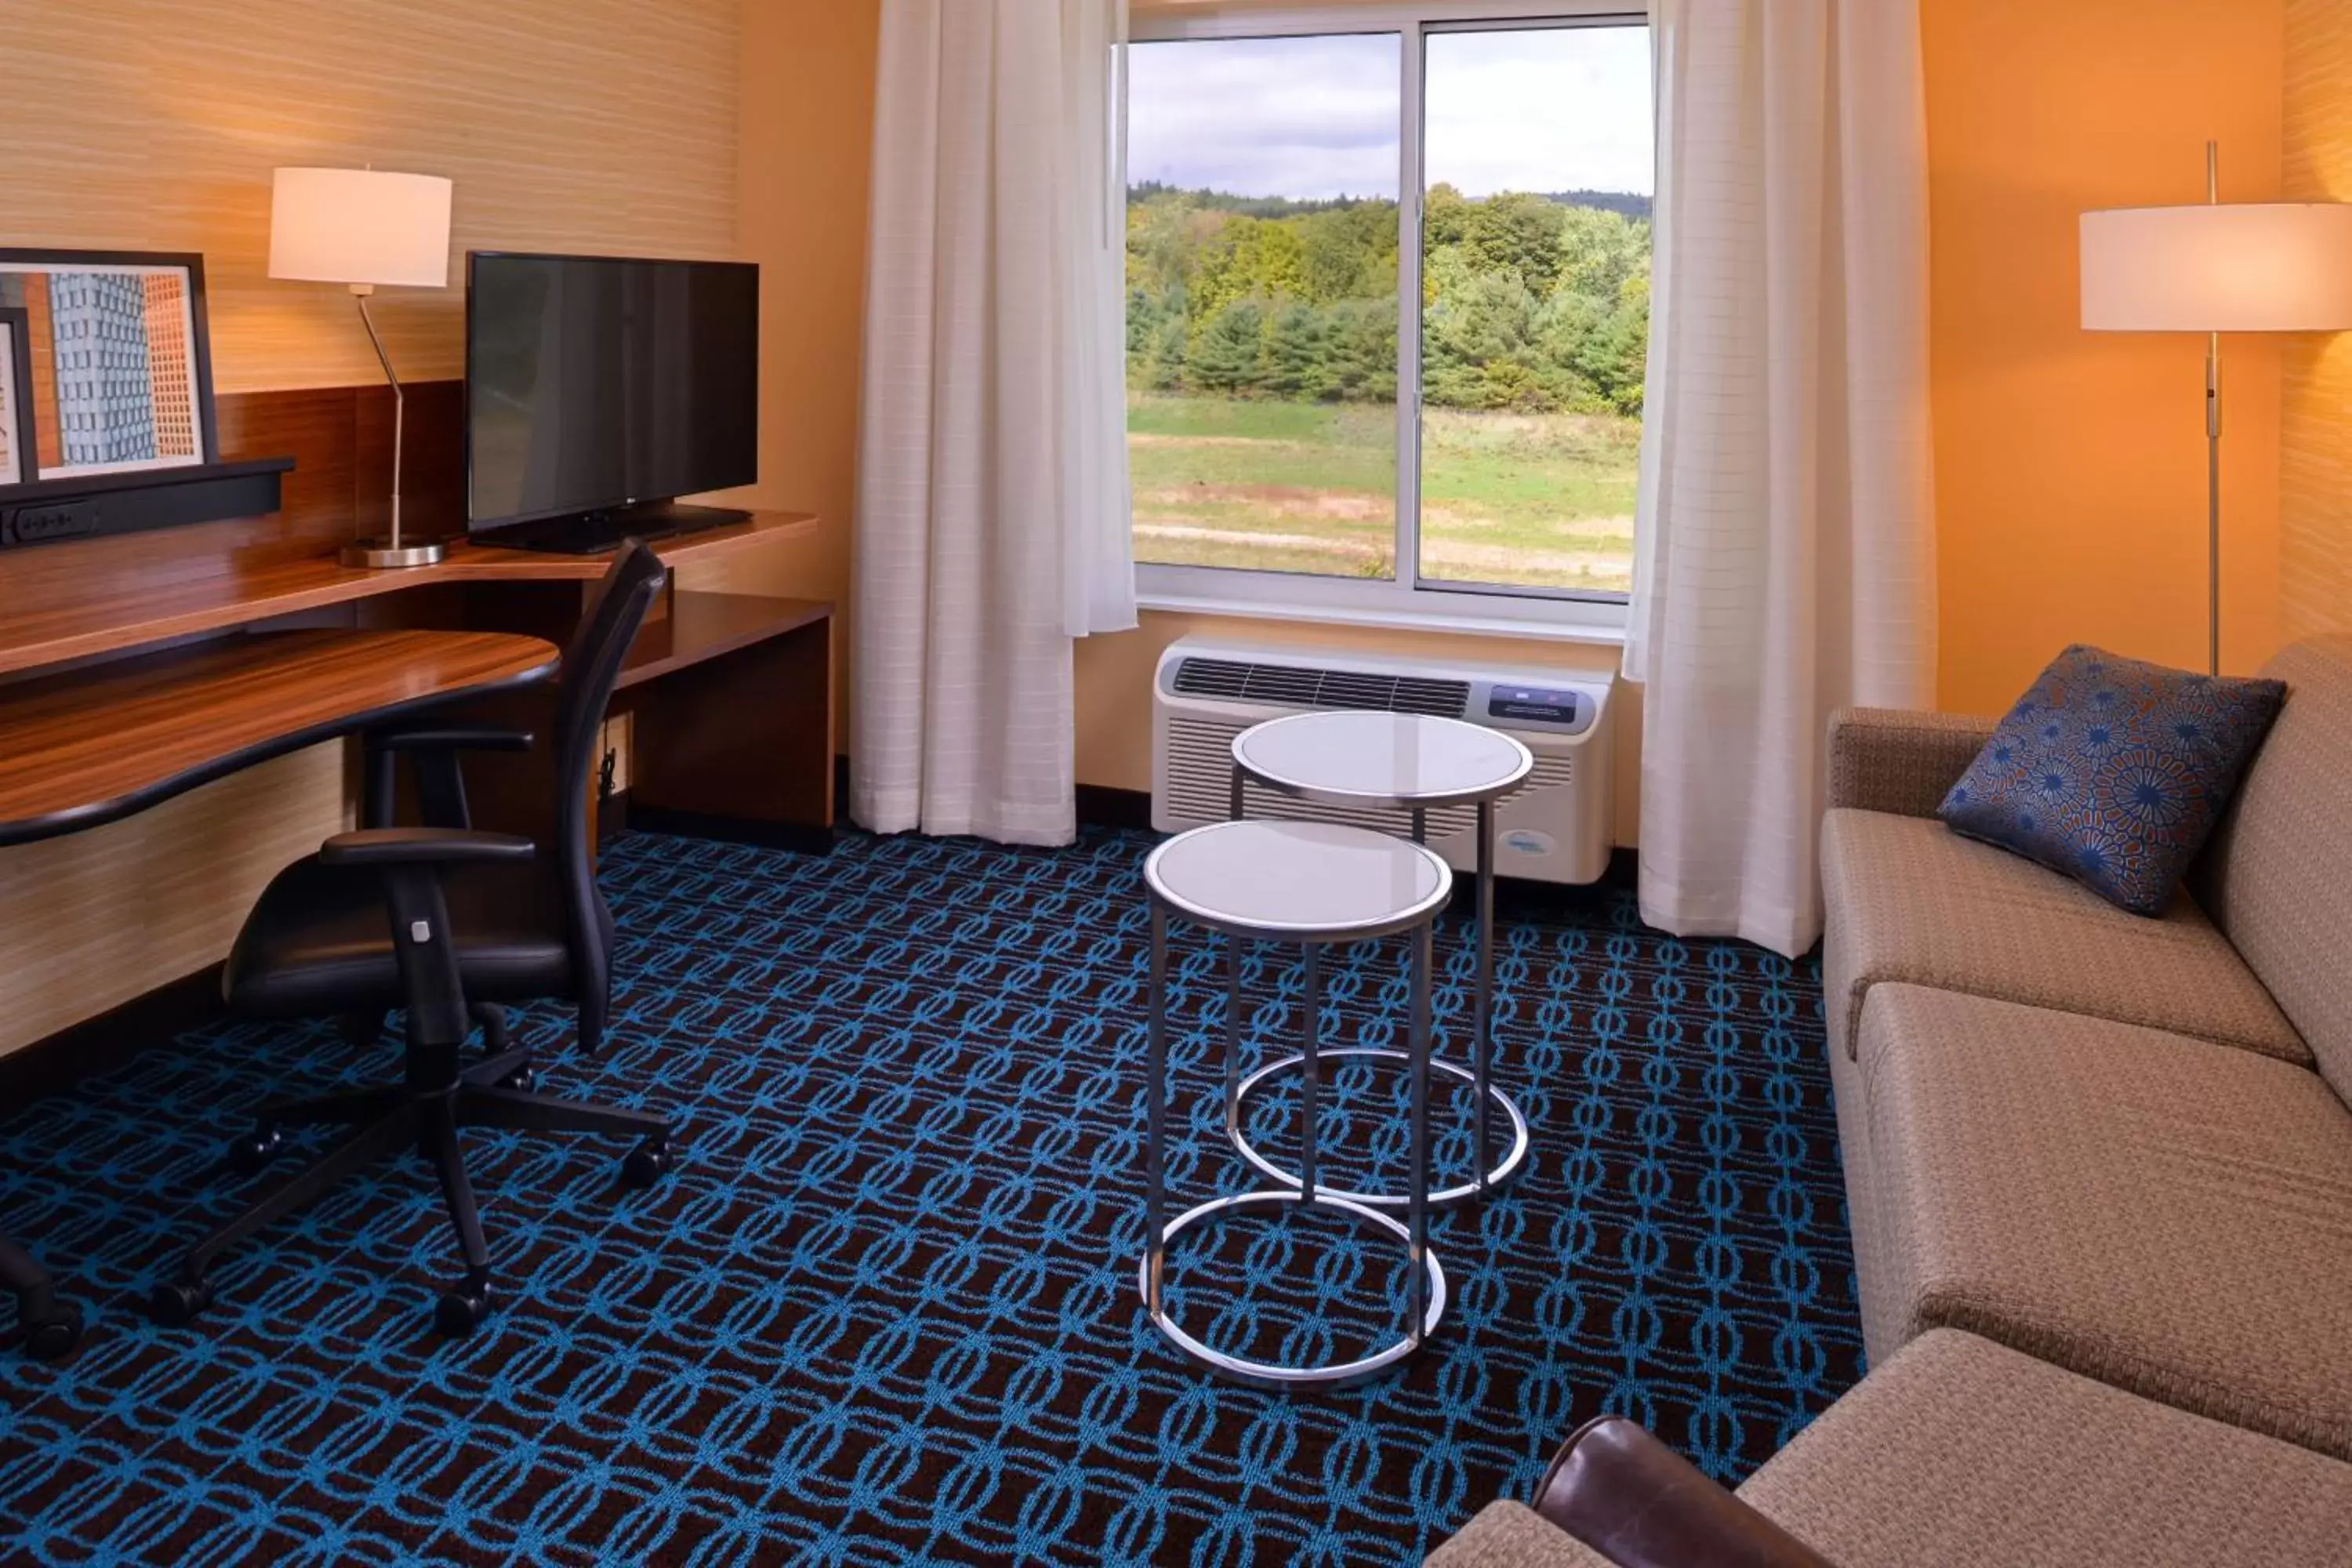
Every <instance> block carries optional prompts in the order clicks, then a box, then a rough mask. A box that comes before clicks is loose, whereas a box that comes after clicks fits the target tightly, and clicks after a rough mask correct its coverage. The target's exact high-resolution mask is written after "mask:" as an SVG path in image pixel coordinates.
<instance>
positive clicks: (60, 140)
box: [0, 0, 864, 1053]
mask: <svg viewBox="0 0 2352 1568" xmlns="http://www.w3.org/2000/svg"><path fill="white" fill-rule="evenodd" d="M738 20H739V0H335V3H334V4H332V5H325V4H318V3H315V0H312V3H305V0H207V3H206V4H204V5H194V4H189V3H187V0H0V75H5V86H0V193H5V195H0V245H51V246H76V247H112V248H125V249H141V250H198V251H202V252H204V253H205V258H206V261H207V264H208V271H209V274H210V284H211V306H212V311H211V314H212V329H213V359H214V368H215V379H216V382H217V384H218V386H219V389H220V390H221V391H222V392H224V393H234V392H239V391H253V390H260V389H267V388H281V387H304V386H340V385H346V384H369V383H371V382H376V381H379V380H380V377H381V374H382V373H381V372H380V371H378V369H377V368H376V364H375V362H374V359H373V357H372V356H371V354H370V353H369V351H368V347H367V342H366V339H365V338H364V337H363V336H362V333H361V331H360V330H359V323H358V322H357V321H355V320H353V319H352V318H353V312H352V305H351V300H350V299H349V297H348V296H347V295H345V294H344V293H343V292H342V290H341V289H335V288H332V287H330V286H324V285H317V284H295V283H273V282H271V281H269V279H268V278H267V277H266V276H265V275H264V273H265V267H266V258H267V256H268V242H269V234H268V230H269V172H270V170H271V169H272V168H274V167H276V166H278V165H279V164H282V163H319V164H327V165H335V166H359V165H363V164H367V163H373V164H375V165H376V166H378V167H380V168H386V169H404V170H412V171H415V172H418V173H423V174H446V175H448V176H450V177H451V178H452V179H454V180H455V181H456V182H457V213H456V225H455V233H454V236H453V239H452V247H451V278H452V280H453V284H454V283H456V282H457V281H461V280H462V278H463V270H462V262H463V257H464V253H465V251H466V250H467V249H468V248H477V249H480V248H499V249H518V250H534V249H536V250H561V251H588V252H616V253H630V254H640V255H667V256H678V257H688V258H709V257H726V256H730V255H732V254H733V253H734V249H735V245H736V234H735V215H736V207H737V189H738V170H737V166H736V137H737V118H736V106H737V84H738V82H739V80H740V62H739V60H738V58H737V54H738V44H739V29H738ZM856 144H857V145H859V146H862V145H863V144H864V132H863V128H860V129H859V130H858V132H857V133H856ZM379 298H380V308H379V310H378V312H377V315H378V320H379V321H381V323H382V324H383V328H384V330H385V334H386V336H387V337H388V338H389V339H390V340H391V347H392V351H393V353H394V355H395V356H396V357H397V360H398V363H399V364H400V368H401V371H402V374H403V375H404V377H406V378H408V379H411V380H415V381H426V380H432V379H436V378H446V377H452V376H456V375H458V374H461V373H462V364H461V358H462V351H463V343H464V320H465V303H464V298H463V295H462V293H461V291H460V290H459V289H457V288H456V287H454V286H453V287H452V288H451V289H448V290H446V292H429V291H420V290H414V289H388V290H386V291H385V292H384V293H383V295H382V296H380V297H379ZM340 757H341V748H340V747H334V746H329V747H324V748H321V749H320V750H319V751H318V752H310V753H305V754H304V755H302V756H301V757H299V758H292V759H288V760H286V761H283V762H279V763H273V764H271V765H270V766H268V767H267V768H263V769H258V770H256V771H255V772H253V773H247V774H244V775H240V776H238V777H236V778H233V779H230V780H226V781H224V782H223V783H221V784H215V785H213V786H211V787H210V788H208V789H206V790H204V791H202V792H199V793H198V794H197V795H192V796H189V797H185V798H184V799H183V800H181V801H178V802H174V803H173V804H172V805H166V806H163V807H161V808H159V809H157V810H155V811H153V812H150V813H148V814H146V815H144V816H139V817H136V818H133V819H131V821H129V822H125V823H122V824H119V825H117V826H113V827H108V828H103V829H100V830H99V831H97V832H94V833H89V834H84V835H80V836H78V837H72V838H66V839H59V840H56V841H53V842H51V843H48V844H43V845H37V846H33V847H28V848H17V849H9V850H5V851H0V944H5V946H6V948H7V951H8V952H10V954H11V960H10V963H9V964H8V966H7V968H6V971H5V974H0V1053H5V1052H6V1051H9V1050H13V1049H16V1048H17V1047H21V1046H24V1045H26V1044H27V1043H29V1042H31V1041H33V1040H37V1039H39V1038H41V1037H44V1036H46V1035H47V1034H49V1033H52V1032H54V1031H55V1030H58V1029H60V1028H63V1027H65V1026H68V1025H70V1024H73V1023H75V1022H78V1021H79V1020H80V1019H82V1018H85V1017H89V1016H93V1015H95V1014H98V1013H100V1012H103V1011H105V1010H106V1009H108V1008H110V1007H112V1006H114V1005H118V1004H120V1003H121V1002H124V1001H127V1000H129V999H131V997H133V996H136V995H138V994H141V993H142V992H145V991H147V990H150V989H152V988H153V987H155V986H159V985H162V984H167V983H169V982H171V981H173V980H174V979H177V978H179V977H180V976H182V975H184V974H188V973H194V971H196V970H199V969H201V968H203V967H204V966H205V965H206V964H208V963H213V962H214V961H215V960H217V959H218V958H220V957H221V956H222V955H223V954H224V953H225V952H226V951H227V946H228V942H229V939H230V938H231V937H232V936H233V935H234V934H235V932H236V927H237V924H238V922H239V921H241V920H242V919H243V917H244V914H245V911H246V910H247V908H249V907H250V905H251V903H252V900H253V898H254V896H255V894H256V893H257V891H258V890H259V888H260V886H261V883H262V881H263V880H265V879H267V877H268V874H269V873H270V872H272V871H274V870H276V869H277V868H278V867H279V866H281V865H283V864H285V863H286V862H288V861H289V860H292V859H294V858H297V857H299V856H300V855H302V854H304V853H307V852H308V851H310V850H311V849H314V848H316V847H318V843H319V840H320V838H322V837H325V836H326V835H327V834H329V833H331V832H332V831H334V830H335V827H336V826H337V825H338V824H339V823H340V822H341V820H342V819H343V815H344V802H343V788H342V773H341V762H340Z"/></svg>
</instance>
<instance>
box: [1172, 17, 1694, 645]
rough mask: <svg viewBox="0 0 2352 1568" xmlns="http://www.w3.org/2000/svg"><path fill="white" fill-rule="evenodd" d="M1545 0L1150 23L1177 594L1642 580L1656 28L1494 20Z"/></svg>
mask: <svg viewBox="0 0 2352 1568" xmlns="http://www.w3.org/2000/svg"><path fill="white" fill-rule="evenodd" d="M1572 4H1573V0H1556V3H1555V5H1553V6H1552V7H1550V9H1554V10H1556V9H1558V8H1559V6H1560V5H1572ZM1514 9H1517V10H1525V9H1527V7H1526V6H1525V5H1517V6H1514V5H1510V4H1507V3H1493V0H1490V3H1488V4H1486V5H1481V6H1480V7H1478V10H1477V12H1475V13H1465V12H1462V11H1461V10H1460V9H1459V8H1458V7H1455V6H1452V5H1445V4H1429V5H1367V6H1365V7H1363V8H1362V9H1361V10H1360V11H1357V10H1345V11H1340V10H1332V9H1328V8H1325V9H1321V10H1318V11H1315V12H1312V13H1304V14H1298V15H1304V16H1309V17H1310V18H1311V20H1307V21H1303V22H1300V23H1297V26H1296V27H1288V26H1284V25H1281V24H1280V23H1278V22H1276V20H1274V19H1272V18H1265V17H1262V18H1257V19H1255V20H1253V19H1249V18H1244V19H1241V20H1238V21H1237V20H1235V19H1234V18H1233V17H1231V16H1224V17H1220V18H1214V19H1206V20H1195V21H1190V22H1183V21H1178V22H1171V23H1168V24H1165V25H1163V26H1161V27H1160V28H1158V29H1156V30H1155V29H1150V28H1148V27H1147V26H1144V25H1141V24H1139V27H1138V37H1139V41H1138V42H1137V43H1136V44H1135V45H1134V46H1133V47H1132V48H1131V49H1130V51H1129V69H1128V105H1129V107H1128V138H1127V142H1128V384H1129V444H1130V460H1131V463H1132V467H1133V472H1134V479H1135V510H1136V557H1137V560H1138V561H1139V563H1144V564H1143V566H1142V568H1141V570H1142V574H1143V582H1142V586H1143V588H1144V592H1145V595H1146V597H1147V598H1154V597H1156V598H1161V599H1206V600H1248V599H1256V600H1260V601H1263V602H1268V603H1292V604H1300V605H1330V606H1333V607H1348V608H1352V609H1356V610H1364V611H1372V612H1387V613H1393V614H1411V613H1416V612H1418V613H1429V612H1431V611H1436V612H1438V613H1453V614H1457V615H1472V616H1504V617H1506V618H1518V619H1562V618H1573V617H1574V616H1577V615H1578V614H1579V613H1580V612H1579V610H1578V604H1579V602H1582V603H1583V604H1585V605H1591V604H1594V603H1599V604H1602V605H1608V604H1610V603H1611V602H1612V601H1622V597H1623V595H1625V593H1626V592H1627V591H1628V589H1629V588H1630V586H1631V584H1632V570H1633V498H1634V491H1635V476H1636V472H1637V469H1638V467H1639V463H1638V455H1639V449H1640V440H1641V413H1642V379H1643V365H1644V361H1645V358H1646V354H1647V349H1648V341H1649V281H1650V221H1649V220H1650V200H1651V195H1652V192H1653V190H1654V139H1653V129H1652V120H1651V105H1650V97H1651V89H1650V54H1649V33H1648V28H1647V26H1646V25H1645V24H1644V23H1643V20H1642V19H1641V18H1640V17H1639V16H1633V17H1627V16H1622V15H1612V16H1551V15H1542V16H1522V17H1513V18H1509V19H1506V20H1499V21H1498V20H1492V19H1484V18H1488V17H1491V16H1492V14H1493V13H1495V12H1496V11H1505V12H1508V11H1511V10H1514ZM1621 10H1622V5H1621ZM1449 13H1452V15H1449ZM1454 16H1478V17H1480V18H1481V19H1475V20H1455V19H1454ZM1463 595H1486V597H1485V598H1483V599H1468V598H1465V597H1463ZM1605 613H1606V612H1604V615H1605Z"/></svg>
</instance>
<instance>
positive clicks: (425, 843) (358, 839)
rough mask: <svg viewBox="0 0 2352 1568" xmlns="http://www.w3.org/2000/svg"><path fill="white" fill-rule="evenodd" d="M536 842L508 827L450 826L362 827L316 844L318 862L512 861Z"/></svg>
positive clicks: (532, 850)
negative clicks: (483, 829) (497, 829)
mask: <svg viewBox="0 0 2352 1568" xmlns="http://www.w3.org/2000/svg"><path fill="white" fill-rule="evenodd" d="M538 853H539V846H538V845H536V844H534V843H532V842H531V841H530V839H528V838H518V837H515V836H514V835H513V834H511V833H477V832H474V831H472V830H470V829H467V828H452V827H365V828H362V829H361V830H360V831H358V832H356V833H338V834H337V835H335V837H332V838H330V839H328V840H327V841H326V842H325V843H324V844H322V845H320V847H319V864H320V865H321V866H358V867H378V866H497V865H517V864H520V863H521V862H524V861H527V860H530V858H532V857H533V856H535V855H537V854H538Z"/></svg>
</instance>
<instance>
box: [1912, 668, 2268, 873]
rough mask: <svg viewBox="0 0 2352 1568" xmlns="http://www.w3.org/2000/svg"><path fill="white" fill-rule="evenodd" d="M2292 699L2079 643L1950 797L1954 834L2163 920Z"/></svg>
mask: <svg viewBox="0 0 2352 1568" xmlns="http://www.w3.org/2000/svg"><path fill="white" fill-rule="evenodd" d="M2285 700H2286V684H2285V682H2284V681H2278V680H2242V679H2231V678H2228V677H2223V678H2221V679H2216V678H2214V677H2212V676H2206V675H2190V674H2189V673H2187V672H2185V671H2182V670H2178V669H2167V668H2164V667H2163V666H2162V665H2159V664H2143V663H2141V662H2140V661H2139V660H2137V659H2132V658H2117V657H2116V656H2115V655H2114V654H2111V653H2102V652H2101V651H2100V650H2099V649H2097V648H2095V647H2081V646H2079V645H2078V646H2076V647H2070V648H2068V649H2067V650H2066V651H2065V652H2064V653H2062V654H2060V655H2059V656H2058V657H2057V658H2056V659H2054V660H2053V661H2052V663H2051V666H2050V668H2047V669H2045V670H2043V671H2042V677H2041V679H2038V680H2036V681H2035V682H2034V683H2033V689H2032V690H2030V691H2028V692H2027V693H2026V694H2025V696H2024V698H2023V699H2022V700H2020V701H2019V703H2018V704H2017V706H2016V707H2014V708H2012V709H2011V710H2010V711H2009V717H2008V718H2006V719H2003V720H2002V721H2000V728H1999V729H1998V730H1996V731H1993V737H1992V742H1991V743H1990V744H1989V745H1987V746H1986V747H1985V749H1984V750H1983V751H1982V752H1979V754H1978V756H1977V760H1976V761H1975V762H1974V763H1970V764H1969V771H1968V773H1966V774H1965V775H1963V776H1962V778H1961V779H1960V782H1959V783H1958V784H1956V785H1954V786H1953V789H1952V793H1951V794H1950V795H1947V796H1946V797H1945V798H1944V805H1943V809H1942V810H1941V811H1940V812H1939V813H1938V814H1937V815H1938V816H1942V817H1943V819H1944V821H1945V822H1946V824H1948V826H1950V827H1951V828H1952V829H1953V830H1954V831H1955V832H1958V833H1961V834H1965V835H1966V836H1967V837H1970V838H1980V839H1982V840H1984V841H1985V842H1986V843H1988V844H1995V845H1999V846H2000V847H2001V848H2003V849H2007V850H2010V851H2011V852H2013V853H2015V854H2019V855H2022V856H2024V857H2026V858H2028V859H2031V860H2038V861H2040V862H2041V863H2042V865H2044V866H2047V867H2049V868H2051V869H2052V870H2053V871H2063V873H2065V874H2066V875H2067V876H2069V877H2072V878H2074V879H2075V880H2076V881H2078V882H2080V883H2082V884H2083V885H2084V887H2086V888H2088V889H2091V890H2092V891H2093V892H2095V893H2097V894H2098V895H2099V896H2100V897H2102V898H2104V899H2105V900H2107V901H2108V902H2110V903H2113V904H2117V905H2120V906H2121V907H2122V908H2124V909H2126V910H2131V911H2132V912H2133V913H2134V914H2141V915H2160V914H2162V913H2163V912H2164V911H2165V910H2166V908H2167V907H2168V905H2170V903H2171V902H2172V893H2173V889H2175V888H2177V887H2178V886H2179V883H2180V879H2181V876H2182V875H2183V873H2185V872H2186V871H2187V870H2188V869H2189V862H2190V861H2191V860H2194V859H2195V858H2197V852H2198V851H2199V850H2200V849H2201V848H2203V847H2205V839H2206V837H2207V836H2208V835H2210V833H2211V832H2212V831H2213V825H2214V823H2216V822H2218V821H2219V820H2220V819H2221V811H2222V808H2223V807H2224V806H2226V805H2229V803H2230V796H2231V795H2232V794H2233V793H2235V791H2236V790H2237V787H2238V779H2239V776H2240V775H2241V774H2242V773H2244V772H2245V770H2246V764H2247V763H2249V762H2250V761H2252V758H2253V754H2254V750H2255V748H2256V747H2258V746H2260V745H2261V744H2262V742H2263V736H2264V735H2265V734H2267V733H2268V732H2269V731H2270V727H2271V721H2273V720H2274V719H2276V718H2277V717H2278V713H2279V709H2280V707H2281V706H2282V705H2283V704H2284V702H2285Z"/></svg>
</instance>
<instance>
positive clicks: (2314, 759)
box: [2195, 637, 2352, 1095]
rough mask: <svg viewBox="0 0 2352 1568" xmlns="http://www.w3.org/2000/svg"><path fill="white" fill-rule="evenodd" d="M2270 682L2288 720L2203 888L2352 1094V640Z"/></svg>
mask: <svg viewBox="0 0 2352 1568" xmlns="http://www.w3.org/2000/svg"><path fill="white" fill-rule="evenodd" d="M2266 673H2268V674H2270V675H2273V676H2275V677H2277V678H2278V679H2281V680H2284V681H2285V682H2286V683H2287V700H2286V709H2285V711H2284V712H2282V713H2281V714H2280V715H2279V721H2278V723H2277V724H2276V725H2274V726H2273V728H2272V730H2271V733H2270V738H2269V739H2268V740H2266V741H2264V742H2263V749H2262V750H2261V752H2257V753H2256V754H2255V757H2254V762H2253V765H2252V767H2250V768H2248V769H2247V770H2246V777H2245V782H2244V783H2243V784H2241V785H2240V786H2239V790H2238V795H2237V799H2236V802H2235V804H2234V805H2232V806H2231V811H2230V814H2229V815H2228V816H2226V817H2224V818H2223V819H2222V821H2221V826H2220V827H2219V828H2218V829H2217V830H2216V831H2215V834H2214V837H2213V843H2212V846H2211V847H2210V848H2209V849H2208V850H2207V852H2206V855H2205V858H2204V861H2203V863H2202V864H2201V865H2200V868H2199V874H2198V876H2197V878H2196V879H2195V881H2196V886H2197V888H2198V891H2199V896H2200V898H2201V899H2202V900H2204V902H2205V907H2206V908H2207V909H2209V910H2211V911H2212V912H2213V918H2214V921H2215V922H2216V923H2217V924H2219V925H2220V927H2221V930H2222V931H2224V932H2225V933H2227V934H2228V936H2229V938H2230V940H2231V942H2233V943H2235V944H2236V946H2237V948H2238V951H2239V952H2241V953H2242V954H2244V956H2245V959H2246V962H2247V963H2250V964H2252V966H2253V969H2254V972H2255V973H2257V974H2259V975H2261V976H2262V979H2263V984H2266V985H2268V986H2269V987H2270V992H2271V994H2272V995H2273V996H2275V997H2276V998H2277V999H2278V1005H2280V1006H2281V1007H2282V1008H2284V1009H2285V1012H2286V1016H2288V1017H2289V1018H2291V1019H2293V1020H2294V1026H2295V1027H2296V1028H2297V1029H2298V1030H2300V1031H2301V1032H2302V1034H2303V1037H2304V1038H2305V1040H2307V1041H2309V1042H2310V1045H2311V1049H2312V1050H2313V1051H2314V1052H2315V1054H2316V1055H2317V1056H2318V1058H2319V1070H2320V1071H2321V1072H2323V1073H2325V1074H2326V1075H2327V1080H2328V1081H2329V1082H2330V1083H2332V1084H2334V1085H2335V1086H2336V1092H2337V1093H2339V1094H2346V1095H2352V637H2322V638H2319V639H2317V640H2316V641H2313V642H2308V643H2299V644H2297V645H2296V646H2295V647H2291V648H2289V649H2287V650H2286V651H2285V652H2284V653H2283V654H2281V655H2279V657H2278V658H2276V659H2275V660H2273V662H2272V664H2271V667H2270V668H2269V670H2268V671H2266Z"/></svg>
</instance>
